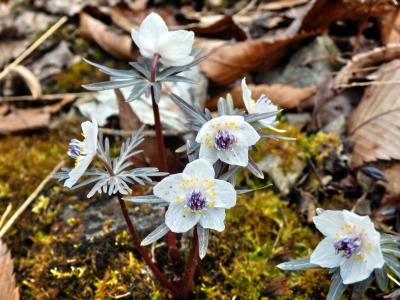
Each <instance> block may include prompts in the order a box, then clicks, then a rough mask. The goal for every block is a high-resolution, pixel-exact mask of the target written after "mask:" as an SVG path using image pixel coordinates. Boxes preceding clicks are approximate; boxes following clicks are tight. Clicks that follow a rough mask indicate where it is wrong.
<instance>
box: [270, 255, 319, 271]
mask: <svg viewBox="0 0 400 300" xmlns="http://www.w3.org/2000/svg"><path fill="white" fill-rule="evenodd" d="M277 267H278V268H279V269H281V270H285V271H297V270H304V269H312V268H319V267H320V266H318V265H315V264H312V263H310V258H309V257H305V258H300V259H293V260H289V261H287V262H284V263H281V264H279V265H277Z"/></svg>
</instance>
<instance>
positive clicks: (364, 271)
mask: <svg viewBox="0 0 400 300" xmlns="http://www.w3.org/2000/svg"><path fill="white" fill-rule="evenodd" d="M372 271H373V269H371V268H370V267H369V266H368V264H367V262H366V261H365V260H362V259H361V260H360V259H359V257H358V256H352V257H350V258H348V259H346V260H345V261H344V262H343V263H342V265H341V266H340V276H341V277H342V279H343V283H344V284H352V283H355V282H359V281H362V280H364V279H367V278H368V277H369V275H371V273H372Z"/></svg>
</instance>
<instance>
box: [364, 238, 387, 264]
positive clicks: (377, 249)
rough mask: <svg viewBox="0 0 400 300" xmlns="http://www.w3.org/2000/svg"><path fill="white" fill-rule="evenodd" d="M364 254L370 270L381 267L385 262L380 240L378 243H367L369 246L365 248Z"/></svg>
mask: <svg viewBox="0 0 400 300" xmlns="http://www.w3.org/2000/svg"><path fill="white" fill-rule="evenodd" d="M362 255H364V257H365V260H366V262H367V265H368V268H369V269H370V270H373V269H380V268H382V267H383V265H384V263H385V261H384V260H383V254H382V250H381V245H380V242H378V243H376V244H375V245H373V244H370V245H367V248H366V249H365V250H364V249H363V251H362Z"/></svg>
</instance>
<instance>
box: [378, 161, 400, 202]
mask: <svg viewBox="0 0 400 300" xmlns="http://www.w3.org/2000/svg"><path fill="white" fill-rule="evenodd" d="M383 172H384V173H385V176H386V177H387V179H388V182H384V183H382V184H383V185H384V186H385V188H386V192H387V193H388V194H389V196H390V197H398V196H400V164H399V163H394V164H392V165H391V166H390V167H388V168H386V169H384V170H383Z"/></svg>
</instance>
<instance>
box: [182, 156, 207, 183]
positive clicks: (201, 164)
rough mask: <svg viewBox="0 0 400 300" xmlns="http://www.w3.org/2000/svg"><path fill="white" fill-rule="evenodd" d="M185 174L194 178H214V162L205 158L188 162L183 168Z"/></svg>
mask: <svg viewBox="0 0 400 300" xmlns="http://www.w3.org/2000/svg"><path fill="white" fill-rule="evenodd" d="M183 174H185V175H187V176H190V177H192V178H196V177H198V178H214V177H215V172H214V168H213V166H212V164H211V163H210V162H209V161H208V160H205V159H201V158H200V159H196V160H195V161H192V162H191V163H188V164H187V165H186V167H185V169H184V170H183Z"/></svg>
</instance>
